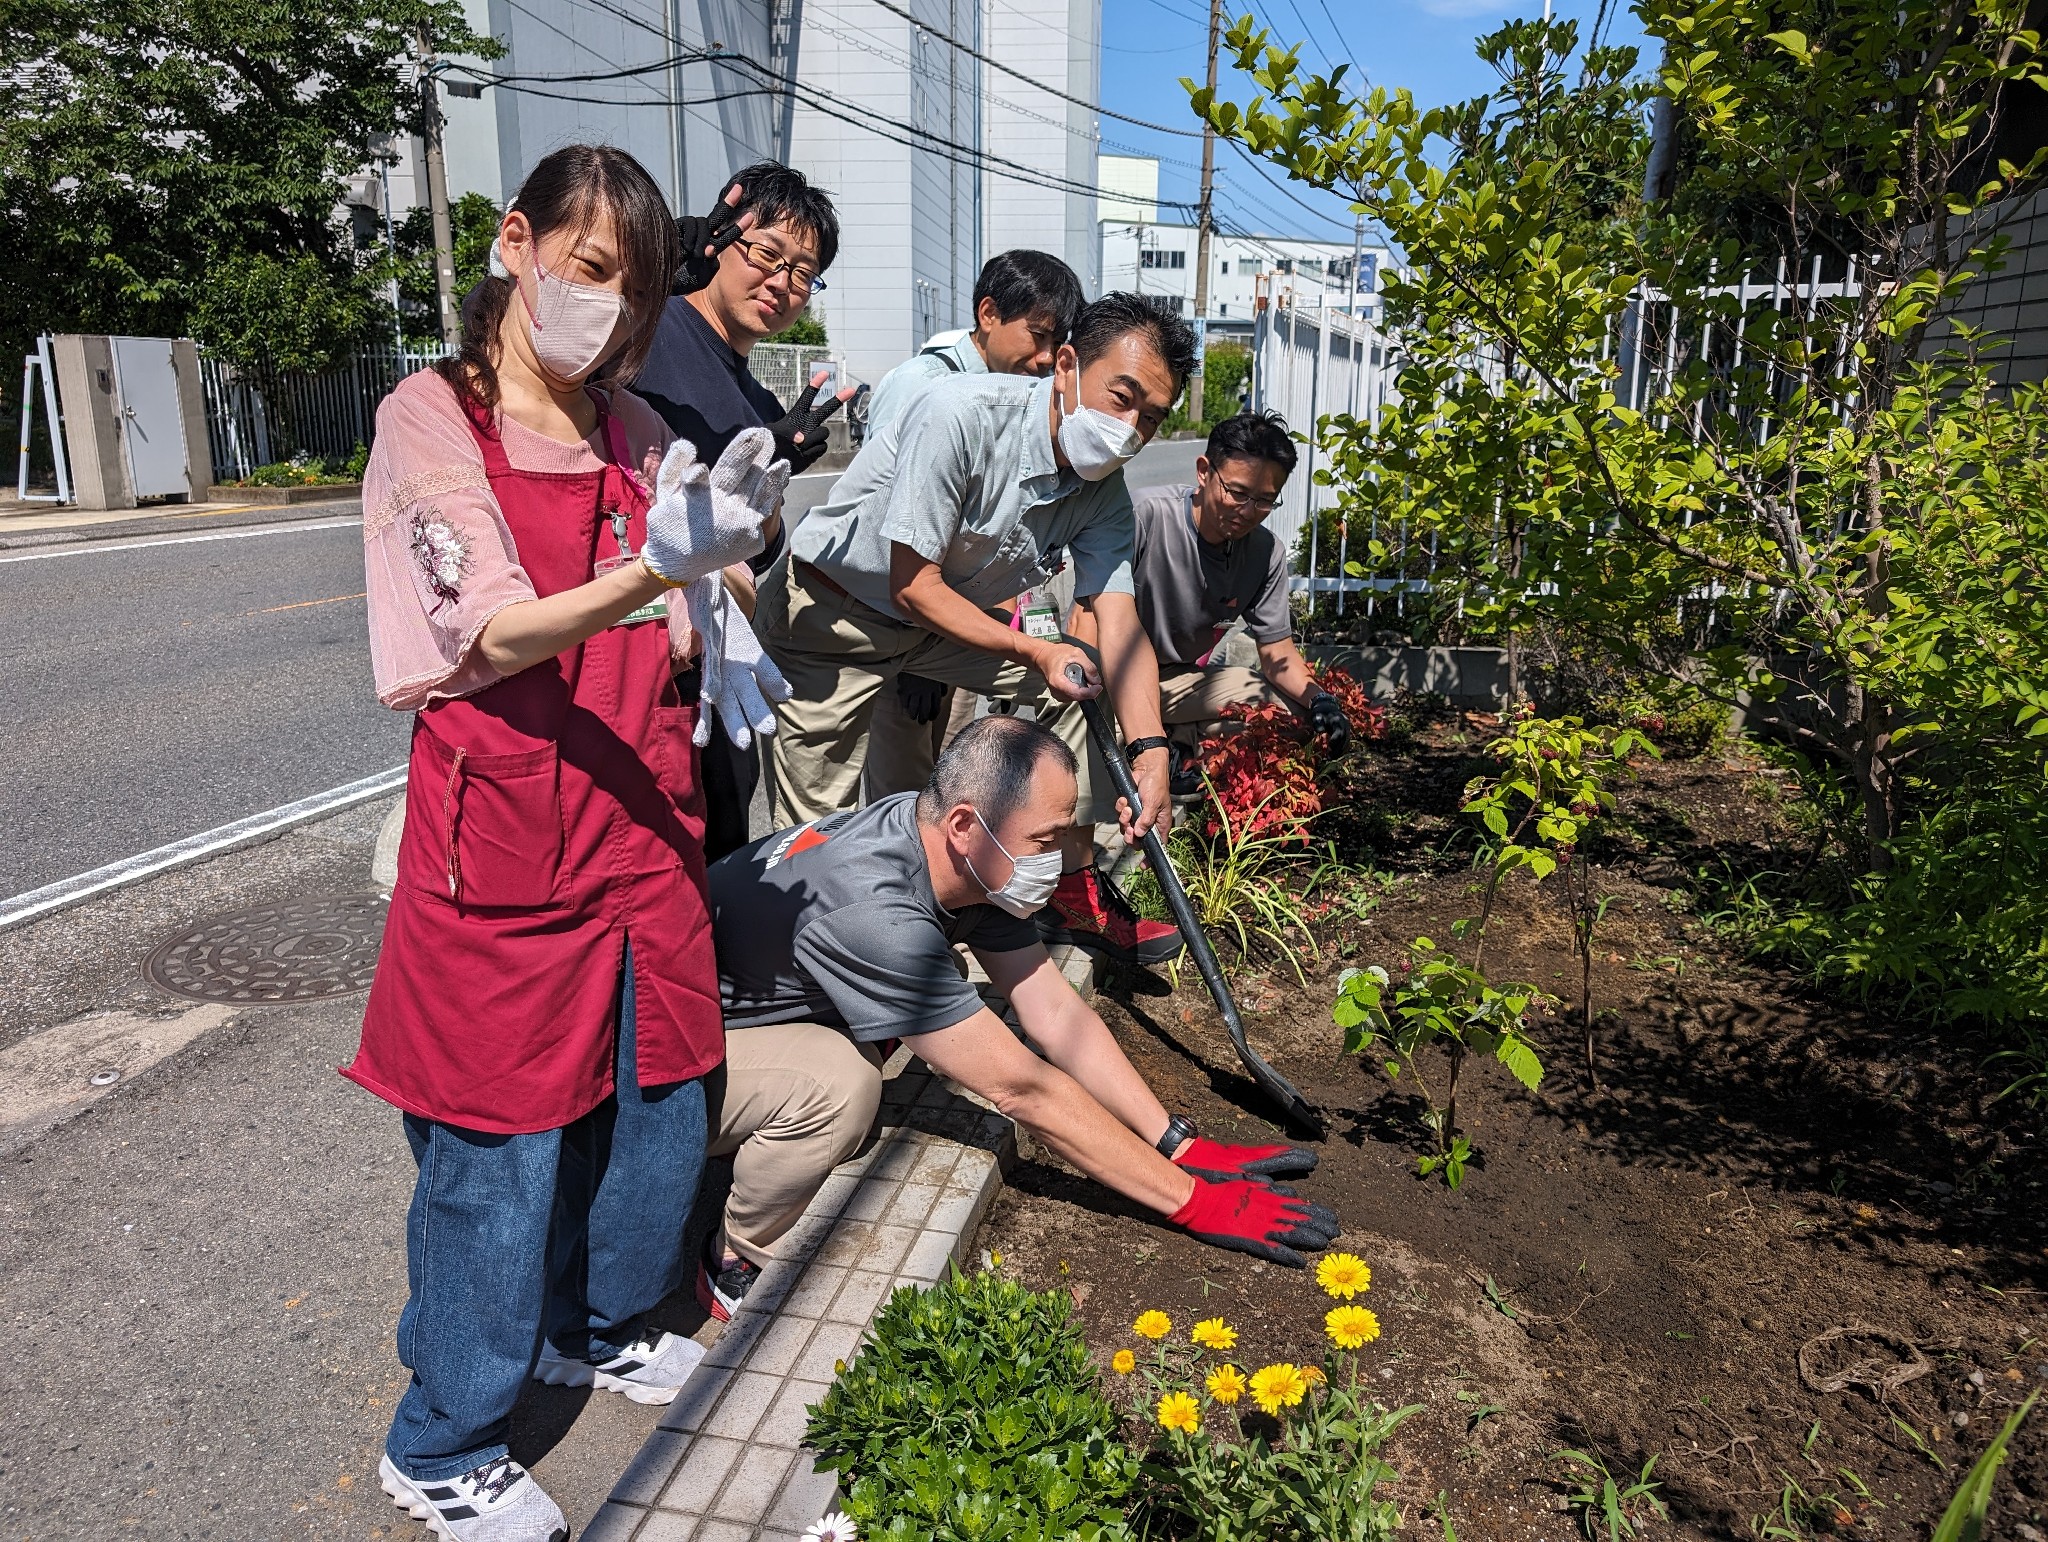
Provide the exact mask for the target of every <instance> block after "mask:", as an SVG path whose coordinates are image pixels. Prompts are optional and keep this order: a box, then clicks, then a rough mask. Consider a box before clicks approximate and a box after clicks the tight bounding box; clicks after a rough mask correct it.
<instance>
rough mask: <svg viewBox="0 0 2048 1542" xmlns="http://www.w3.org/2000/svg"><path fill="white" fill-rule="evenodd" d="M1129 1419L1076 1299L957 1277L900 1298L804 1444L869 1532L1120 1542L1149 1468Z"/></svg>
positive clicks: (982, 1540) (900, 1540)
mask: <svg viewBox="0 0 2048 1542" xmlns="http://www.w3.org/2000/svg"><path fill="white" fill-rule="evenodd" d="M1117 1423H1118V1419H1117V1413H1116V1410H1115V1409H1114V1408H1113V1407H1111V1405H1110V1403H1109V1400H1108V1399H1107V1398H1106V1397H1105V1396H1104V1395H1103V1393H1102V1389H1101V1386H1100V1384H1099V1382H1098V1380H1097V1377H1096V1372H1095V1368H1094V1366H1093V1364H1092V1363H1091V1361H1090V1360H1089V1357H1088V1347H1087V1344H1086V1343H1085V1342H1084V1340H1083V1339H1082V1337H1081V1330H1080V1326H1079V1325H1078V1324H1077V1323H1076V1322H1075V1321H1074V1319H1073V1302H1072V1300H1071V1298H1070V1297H1068V1296H1067V1295H1066V1293H1065V1292H1063V1291H1052V1292H1046V1293H1039V1292H1036V1291H1031V1290H1026V1289H1025V1288H1024V1287H1023V1286H1021V1285H1018V1284H1015V1283H1014V1282H1012V1281H1008V1280H1004V1279H1002V1278H1000V1277H998V1276H996V1275H993V1274H978V1275H974V1276H971V1277H970V1276H966V1275H962V1274H960V1273H958V1272H957V1271H956V1272H955V1273H954V1274H953V1276H952V1277H951V1278H950V1279H948V1280H945V1281H943V1282H941V1283H940V1284H937V1285H934V1286H932V1287H930V1288H929V1289H926V1290H914V1289H904V1290H899V1291H897V1292H896V1294H895V1295H894V1296H893V1297H892V1298H891V1299H890V1301H889V1303H888V1305H887V1306H885V1307H883V1309H882V1311H881V1314H880V1315H879V1316H878V1317H877V1318H876V1319H875V1324H874V1327H873V1329H872V1330H871V1334H870V1342H869V1344H868V1345H867V1346H866V1347H865V1348H864V1349H863V1350H862V1351H861V1353H860V1355H859V1357H858V1358H857V1359H856V1360H854V1362H853V1363H852V1364H851V1365H849V1366H848V1367H847V1368H846V1370H845V1371H844V1372H843V1373H842V1374H841V1375H840V1377H839V1380H838V1381H837V1382H836V1383H834V1385H833V1387H832V1389H831V1391H829V1392H827V1393H826V1394H825V1397H824V1400H823V1401H822V1402H820V1403H818V1404H817V1405H816V1406H815V1407H814V1408H813V1409H812V1410H811V1421H810V1427H809V1430H808V1432H807V1434H806V1437H805V1438H806V1440H807V1441H808V1443H809V1444H810V1445H811V1446H813V1447H815V1448H816V1449H817V1451H818V1452H819V1453H820V1462H821V1464H823V1465H826V1466H832V1467H837V1468H838V1469H839V1472H840V1478H841V1482H842V1484H843V1485H844V1486H845V1488H846V1491H847V1494H846V1507H847V1511H848V1513H849V1514H851V1515H852V1516H853V1518H854V1519H855V1520H856V1521H858V1522H859V1523H860V1525H861V1528H862V1535H863V1536H865V1537H868V1538H870V1539H881V1542H998V1539H1000V1542H1063V1539H1068V1538H1076V1539H1079V1542H1098V1539H1100V1542H1115V1539H1119V1538H1124V1537H1128V1536H1129V1535H1130V1533H1129V1531H1128V1529H1127V1527H1126V1526H1125V1523H1124V1519H1123V1512H1122V1504H1123V1501H1124V1499H1125V1498H1126V1496H1128V1495H1129V1494H1130V1492H1131V1490H1132V1488H1133V1486H1134V1484H1135V1483H1136V1481H1137V1474H1138V1461H1137V1458H1136V1456H1135V1455H1134V1454H1133V1453H1132V1452H1131V1451H1130V1449H1129V1448H1128V1447H1126V1446H1125V1445H1124V1444H1123V1442H1122V1441H1121V1440H1119V1439H1118V1438H1117V1434H1116V1431H1117Z"/></svg>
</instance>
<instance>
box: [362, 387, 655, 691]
mask: <svg viewBox="0 0 2048 1542" xmlns="http://www.w3.org/2000/svg"><path fill="white" fill-rule="evenodd" d="M611 410H612V411H613V412H614V413H615V414H617V416H618V419H619V426H620V427H621V428H623V429H624V430H625V435H626V445H627V448H628V451H629V453H630V456H631V463H632V465H633V466H634V467H636V468H637V470H638V475H639V477H640V480H641V481H642V482H644V483H645V484H646V486H647V487H648V488H649V489H650V490H651V489H652V488H653V486H654V475H655V472H656V470H657V469H659V467H660V465H661V457H662V454H663V452H664V451H665V450H667V448H668V446H669V441H670V440H671V439H672V438H673V437H674V436H673V435H672V434H670V432H669V429H668V425H667V424H665V423H663V422H662V420H661V419H660V418H659V417H658V416H656V414H655V411H654V409H653V408H652V407H650V406H648V405H647V403H645V402H644V401H642V400H641V399H640V398H639V397H637V396H635V395H634V394H633V393H632V392H630V391H624V390H615V391H613V392H612V394H611ZM497 426H498V432H499V433H500V434H501V435H502V436H503V443H504V446H505V458H506V459H507V460H508V461H510V462H511V463H512V465H513V467H514V468H515V469H517V470H520V471H541V472H568V473H576V472H590V471H594V470H596V469H597V468H598V467H599V466H601V465H603V464H605V462H606V459H607V457H606V456H605V454H604V453H603V451H602V449H601V445H602V443H603V436H604V430H603V429H602V428H600V429H599V430H598V431H597V433H595V434H593V435H592V436H591V437H590V438H589V439H586V440H582V441H580V442H579V443H576V444H562V443H560V442H558V441H557V440H553V439H550V438H548V437H547V436H546V435H545V434H538V433H535V432H534V431H533V430H532V429H530V428H525V427H522V426H521V425H520V424H518V423H516V422H514V421H513V420H512V419H510V418H508V417H506V416H505V414H504V413H503V412H500V413H499V414H498V416H497ZM363 566H364V572H365V576H366V579H367V588H368V591H369V601H368V604H369V617H370V663H371V666H372V668H373V670H374V671H375V674H376V681H377V699H378V700H379V701H381V702H383V703H384V705H385V706H387V707H394V708H396V709H398V710H399V711H401V712H415V711H418V710H419V709H420V708H421V707H424V706H426V705H427V704H428V703H429V702H432V701H436V700H439V699H441V698H443V697H451V696H470V695H474V694H475V693H476V692H478V691H480V690H482V689H483V688H484V687H485V686H487V685H492V684H495V683H496V682H497V681H498V679H499V678H500V676H499V673H498V671H497V670H495V669H493V668H492V667H491V666H490V664H489V663H487V662H486V661H485V659H484V657H483V655H482V654H481V653H480V652H479V651H478V649H477V647H476V640H477V637H478V636H479V634H481V633H482V631H483V629H484V625H485V623H486V622H488V621H489V620H490V619H491V617H493V616H495V615H496V614H497V613H498V612H499V611H501V610H503V609H504V608H505V607H506V606H507V605H516V604H518V603H519V602H520V601H522V600H530V599H533V598H534V592H533V584H532V583H531V582H530V581H529V580H528V578H527V576H526V571H525V569H523V568H522V567H520V565H519V552H518V550H517V549H516V548H515V547H514V546H513V543H512V532H511V531H510V530H508V529H507V528H506V527H505V520H504V517H503V516H502V515H501V514H500V513H499V511H498V500H497V499H496V498H495V497H494V496H492V493H491V485H490V481H489V479H488V478H487V477H486V476H485V475H484V458H483V452H482V451H481V450H480V449H479V448H478V447H477V442H476V435H475V434H474V432H472V430H471V428H470V423H469V418H468V416H467V415H466V414H465V413H464V411H463V408H462V404H461V402H460V401H459V400H458V399H457V398H456V394H455V388H454V387H453V386H451V385H449V383H448V382H447V381H445V380H443V379H442V378H441V377H440V376H439V375H438V374H436V373H434V372H433V371H432V370H422V371H421V372H420V373H418V374H416V375H410V376H408V377H407V378H406V379H405V380H403V381H401V382H400V383H399V385H398V388H397V389H396V390H395V391H393V392H392V393H391V394H390V395H389V396H387V397H385V398H384V401H383V404H382V405H381V406H379V407H378V409H377V446H376V448H375V449H374V450H372V451H371V452H370V463H369V465H368V467H367V468H366V469H365V470H364V472H363ZM680 593H681V591H680V590H676V591H671V593H670V595H669V646H670V650H671V652H672V653H673V654H674V655H675V657H676V658H677V659H679V660H680V659H683V658H687V657H688V656H689V654H690V653H691V652H692V651H693V643H694V639H693V638H692V637H691V635H690V629H689V616H688V612H687V611H686V610H685V609H684V607H683V606H682V605H680V604H678V603H677V596H678V595H679V594H680Z"/></svg>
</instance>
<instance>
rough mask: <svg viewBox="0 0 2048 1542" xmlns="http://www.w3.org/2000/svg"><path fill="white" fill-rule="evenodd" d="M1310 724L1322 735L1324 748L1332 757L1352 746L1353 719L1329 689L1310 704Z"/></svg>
mask: <svg viewBox="0 0 2048 1542" xmlns="http://www.w3.org/2000/svg"><path fill="white" fill-rule="evenodd" d="M1308 721H1309V726H1310V727H1311V728H1313V729H1314V730H1315V731H1316V732H1317V733H1318V734H1319V735H1321V736H1322V741H1323V748H1324V749H1326V750H1328V751H1329V753H1330V756H1331V758H1332V759H1334V758H1335V757H1337V756H1339V755H1342V754H1343V753H1344V752H1345V751H1346V750H1348V749H1350V748H1351V720H1350V719H1349V718H1347V717H1346V716H1345V715H1344V708H1343V707H1342V706H1341V705H1339V704H1338V701H1337V698H1336V697H1334V696H1332V695H1331V694H1330V693H1329V692H1328V691H1325V692H1323V694H1322V695H1320V696H1318V697H1317V698H1316V699H1315V700H1314V701H1312V702H1310V703H1309V704H1308Z"/></svg>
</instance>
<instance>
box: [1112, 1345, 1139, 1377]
mask: <svg viewBox="0 0 2048 1542" xmlns="http://www.w3.org/2000/svg"><path fill="white" fill-rule="evenodd" d="M1109 1368H1110V1369H1111V1370H1112V1371H1115V1372H1116V1373H1117V1375H1119V1376H1128V1375H1130V1374H1131V1372H1133V1371H1135V1370H1136V1369H1137V1368H1138V1357H1137V1356H1136V1355H1134V1354H1132V1353H1131V1352H1130V1351H1129V1350H1128V1349H1119V1350H1118V1351H1117V1352H1116V1353H1115V1354H1114V1355H1112V1356H1111V1357H1110V1361H1109Z"/></svg>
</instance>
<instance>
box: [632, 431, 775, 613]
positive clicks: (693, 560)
mask: <svg viewBox="0 0 2048 1542" xmlns="http://www.w3.org/2000/svg"><path fill="white" fill-rule="evenodd" d="M774 454H775V436H774V435H772V434H770V433H769V432H768V430H766V429H765V428H749V429H746V430H744V431H743V432H741V433H740V434H739V435H738V437H736V438H735V439H734V440H733V442H732V443H731V444H730V445H728V446H727V447H726V451H725V453H724V454H723V455H721V456H719V457H718V464H717V465H716V466H712V467H708V468H707V467H706V466H705V465H704V463H703V462H702V461H700V460H698V459H697V451H696V447H695V446H694V445H692V444H691V443H690V442H689V441H688V440H687V439H678V440H677V441H676V442H675V443H674V444H672V445H670V446H669V449H668V453H667V454H666V455H664V456H663V457H662V458H661V469H660V471H658V472H656V473H655V478H654V502H653V504H652V505H650V506H649V508H648V510H647V542H646V544H645V545H644V546H643V547H642V548H641V550H640V556H641V560H642V561H644V562H645V563H646V564H647V566H648V568H649V569H650V570H652V571H653V572H654V574H655V575H656V576H657V577H660V578H663V579H666V580H667V581H668V582H669V583H670V584H673V585H682V584H687V583H689V582H691V581H692V580H694V579H698V578H702V577H703V576H705V575H706V574H708V573H716V572H718V571H719V569H721V568H724V567H729V566H731V565H732V564H733V563H735V562H744V561H746V560H747V558H749V557H751V556H753V555H754V554H755V553H757V552H758V551H760V550H761V548H762V547H763V546H764V545H766V544H767V543H766V542H765V541H764V540H763V539H762V537H761V523H762V521H763V520H765V519H767V518H768V517H769V515H771V514H773V513H774V512H775V511H776V510H777V509H779V508H780V507H781V506H782V494H783V491H784V489H786V488H787V487H788V486H789V463H788V462H787V461H780V462H778V461H775V460H774V459H773V457H774Z"/></svg>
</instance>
